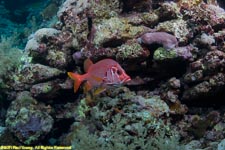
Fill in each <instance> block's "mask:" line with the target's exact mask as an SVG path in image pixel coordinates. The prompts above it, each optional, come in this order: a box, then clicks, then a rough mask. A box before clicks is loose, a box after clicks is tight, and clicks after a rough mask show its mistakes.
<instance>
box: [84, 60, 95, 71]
mask: <svg viewBox="0 0 225 150" xmlns="http://www.w3.org/2000/svg"><path fill="white" fill-rule="evenodd" d="M91 65H93V62H92V61H91V60H90V58H87V59H86V60H85V61H84V71H85V72H87V71H88V69H89V68H90V66H91Z"/></svg>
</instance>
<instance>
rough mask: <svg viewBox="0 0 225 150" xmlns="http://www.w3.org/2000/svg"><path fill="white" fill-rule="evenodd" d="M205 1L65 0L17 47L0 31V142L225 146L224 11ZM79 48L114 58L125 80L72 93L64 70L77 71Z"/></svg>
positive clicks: (163, 148) (83, 54) (156, 149)
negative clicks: (20, 50)
mask: <svg viewBox="0 0 225 150" xmlns="http://www.w3.org/2000/svg"><path fill="white" fill-rule="evenodd" d="M212 2H213V1H211V2H210V1H207V2H205V1H201V0H194V1H187V0H179V1H176V2H172V1H164V0H161V1H155V0H139V1H137V0H131V1H126V0H113V1H107V0H65V1H64V2H63V4H62V5H61V6H60V8H59V10H58V13H57V17H58V22H57V23H56V24H54V26H51V27H45V28H40V29H38V30H37V31H35V32H33V34H31V36H30V37H29V41H28V42H27V44H26V47H25V50H24V53H23V57H20V55H17V54H14V53H11V51H10V52H9V51H8V50H9V49H12V48H11V47H12V46H11V45H7V43H8V44H9V41H8V40H6V39H4V38H2V41H1V43H0V49H1V50H0V57H1V62H3V63H0V66H3V67H2V69H1V72H2V73H0V77H1V79H0V88H1V90H0V94H1V95H0V107H1V108H3V109H0V126H1V127H3V128H4V132H3V133H2V134H1V132H0V139H1V140H0V143H1V142H2V143H9V142H12V143H15V144H16V145H19V144H21V145H33V144H37V145H51V144H53V145H72V146H73V148H74V149H78V150H79V149H81V150H85V149H100V150H101V149H109V150H110V149H112V150H113V149H118V150H120V149H133V150H137V149H153V150H167V149H168V150H169V149H177V150H181V149H185V150H192V149H205V150H206V149H207V150H209V149H223V148H224V138H225V130H224V128H225V121H224V120H225V117H224V116H225V115H224V112H225V107H224V105H225V102H224V97H225V94H224V92H223V91H224V89H225V73H224V70H225V68H224V67H225V49H224V48H225V43H224V37H225V36H224V35H225V30H224V26H225V22H224V18H225V12H224V10H223V9H222V8H220V6H218V4H217V3H216V1H214V2H215V3H212ZM50 4H51V5H50ZM50 4H49V5H48V7H46V9H45V11H43V12H42V13H41V15H42V17H43V18H44V19H46V20H49V18H51V17H52V13H53V12H51V10H50V8H54V9H53V10H52V11H54V12H55V11H56V9H58V8H57V6H58V4H59V3H58V2H57V1H54V2H51V3H50ZM55 17H56V16H55ZM4 44H6V45H4ZM13 46H14V45H13ZM13 51H15V50H14V49H13ZM8 52H9V53H8ZM2 55H10V57H2ZM11 55H12V57H11ZM86 58H89V59H91V60H92V61H93V62H97V61H99V60H102V59H105V58H110V59H114V60H115V61H117V62H118V63H119V64H120V65H121V66H122V68H124V70H125V71H126V73H127V74H128V75H129V76H130V77H131V78H132V80H131V81H129V82H128V83H125V84H122V85H109V86H106V87H104V86H103V85H97V86H96V87H93V88H92V89H90V90H89V91H88V92H82V91H83V90H82V88H84V86H83V85H84V84H85V82H86V81H84V82H83V83H81V86H80V88H79V89H78V90H77V91H76V93H74V91H73V81H72V80H70V79H69V77H68V75H67V74H66V72H77V73H79V74H84V73H85V69H83V68H84V67H83V64H84V62H85V61H84V60H85V59H86ZM86 62H87V61H86ZM5 64H7V65H8V66H7V65H6V66H5ZM85 65H87V64H86V63H85ZM99 67H102V66H99ZM106 73H108V74H110V75H112V76H113V75H115V74H113V72H110V71H108V72H106ZM118 74H119V72H118ZM91 80H92V78H91ZM93 80H100V79H98V78H96V77H95V76H93ZM102 86H103V88H104V90H102ZM0 129H1V128H0ZM5 136H9V139H8V140H2V139H4V137H5ZM2 143H1V144H2ZM17 143H19V144H17Z"/></svg>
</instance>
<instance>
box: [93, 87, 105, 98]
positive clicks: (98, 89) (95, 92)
mask: <svg viewBox="0 0 225 150" xmlns="http://www.w3.org/2000/svg"><path fill="white" fill-rule="evenodd" d="M104 91H106V88H105V87H103V86H100V87H98V88H97V89H95V90H94V91H93V95H94V96H96V95H99V94H101V93H102V92H104Z"/></svg>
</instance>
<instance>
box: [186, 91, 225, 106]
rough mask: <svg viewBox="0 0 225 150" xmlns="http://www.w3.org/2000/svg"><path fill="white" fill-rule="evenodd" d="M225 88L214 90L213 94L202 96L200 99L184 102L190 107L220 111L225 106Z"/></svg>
mask: <svg viewBox="0 0 225 150" xmlns="http://www.w3.org/2000/svg"><path fill="white" fill-rule="evenodd" d="M224 90H225V87H224V88H221V89H220V90H213V92H211V93H207V94H204V95H203V94H202V95H200V96H199V97H198V98H195V99H190V100H186V101H182V103H184V104H186V105H187V106H188V107H213V108H215V109H219V108H221V107H224V106H225V92H224Z"/></svg>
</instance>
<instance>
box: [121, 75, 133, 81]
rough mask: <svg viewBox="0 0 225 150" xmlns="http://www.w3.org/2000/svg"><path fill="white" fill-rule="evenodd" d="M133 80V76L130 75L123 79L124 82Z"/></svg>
mask: <svg viewBox="0 0 225 150" xmlns="http://www.w3.org/2000/svg"><path fill="white" fill-rule="evenodd" d="M129 81H131V78H130V77H129V76H126V77H125V78H124V79H123V82H129Z"/></svg>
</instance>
